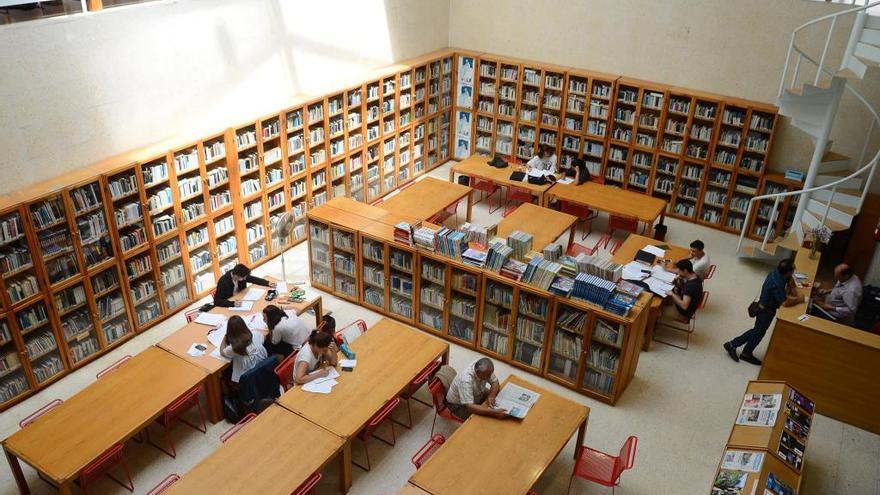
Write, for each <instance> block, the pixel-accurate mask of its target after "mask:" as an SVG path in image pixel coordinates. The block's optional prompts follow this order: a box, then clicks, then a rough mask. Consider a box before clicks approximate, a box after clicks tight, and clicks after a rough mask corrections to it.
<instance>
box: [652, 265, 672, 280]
mask: <svg viewBox="0 0 880 495" xmlns="http://www.w3.org/2000/svg"><path fill="white" fill-rule="evenodd" d="M651 276H652V277H654V278H656V279H658V280H662V281H664V282H666V283H667V284H671V283H672V281H673V280H675V274H674V273H672V272H670V271H668V270H666V269H665V268H663V267H662V266H661V265H654V267H653V268H651Z"/></svg>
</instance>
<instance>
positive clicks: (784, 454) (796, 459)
mask: <svg viewBox="0 0 880 495" xmlns="http://www.w3.org/2000/svg"><path fill="white" fill-rule="evenodd" d="M776 454H777V455H778V456H779V457H780V458H781V459H782V460H783V461H785V462H786V463H788V465H789V466H791V467H793V468H795V470H797V471H800V470H801V464H802V463H803V458H802V457H801V456H799V455H797V454H796V453H794V452H792V451H791V450H790V449H789V448H787V447H786V446H785V445H782V444H779V448H778V449H777V450H776Z"/></svg>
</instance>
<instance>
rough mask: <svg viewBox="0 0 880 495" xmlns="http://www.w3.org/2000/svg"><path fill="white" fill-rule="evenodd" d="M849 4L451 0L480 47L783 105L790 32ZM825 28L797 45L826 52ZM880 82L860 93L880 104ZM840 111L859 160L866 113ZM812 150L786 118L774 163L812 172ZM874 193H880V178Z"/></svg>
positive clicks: (462, 41)
mask: <svg viewBox="0 0 880 495" xmlns="http://www.w3.org/2000/svg"><path fill="white" fill-rule="evenodd" d="M845 8H846V7H845V6H840V5H833V4H825V3H819V2H805V1H803V0H736V1H731V0H700V1H694V0H663V1H662V2H657V1H651V0H589V1H571V0H450V34H449V40H450V45H452V46H458V47H462V48H467V49H471V50H475V51H485V52H490V53H496V54H500V55H508V56H515V57H520V58H527V59H535V60H540V61H544V62H549V63H553V64H559V65H565V66H574V67H580V68H584V69H590V70H596V71H601V72H610V73H614V74H622V75H625V76H629V77H635V78H639V79H646V80H650V81H656V82H661V83H667V84H672V85H676V86H683V87H686V88H694V89H698V90H704V91H710V92H714V93H720V94H723V95H730V96H736V97H742V98H748V99H753V100H759V101H764V102H769V103H774V102H775V99H776V94H777V90H778V88H779V80H780V75H781V73H782V67H783V64H784V61H785V56H786V52H787V50H788V43H789V38H790V34H791V32H792V31H793V30H794V29H795V28H796V27H797V26H799V25H800V24H802V23H804V22H806V21H808V20H811V19H814V18H817V17H821V16H823V15H825V14H829V13H832V12H836V11H839V10H841V9H845ZM851 25H852V21H851V20H849V21H847V22H843V23H839V24H838V27H837V29H836V35H835V36H834V37H833V42H832V48H831V49H830V50H829V57H828V61H829V62H830V63H831V64H838V65H839V63H840V57H839V56H838V54H839V53H841V52H842V50H843V47H845V45H846V40H847V38H848V36H849V30H850V27H851ZM820 27H821V26H820ZM826 32H827V28H825V29H809V30H807V31H805V32H803V33H802V34H801V35H799V39H798V43H799V44H800V45H801V46H803V47H804V48H807V49H809V50H810V51H808V53H821V47H822V44H823V42H824V36H825V33H826ZM832 66H834V65H832ZM801 67H802V69H801V74H802V75H803V76H804V79H805V78H806V77H810V78H811V79H812V76H813V75H815V70H807V64H806V63H804V64H803V65H802V66H801ZM878 82H880V70H878V69H871V71H870V73H869V78H868V79H867V80H866V81H864V82H861V83H857V87H859V88H862V89H863V90H864V91H865V93H866V95H867V96H868V97H869V100H870V101H872V102H873V103H874V105H875V107H877V108H880V84H878ZM840 115H841V118H840V119H839V121H838V122H837V124H836V127H835V132H834V135H833V136H832V137H833V139H834V142H835V146H834V149H835V151H839V152H841V153H844V154H848V155H849V156H855V157H857V156H858V153H859V152H860V151H861V143H862V142H863V137H864V129H865V126H866V120H865V117H864V114H863V113H862V112H861V111H860V110H859V107H858V105H857V104H856V103H855V101H854V100H853V99H852V98H849V97H848V98H847V99H846V100H845V101H844V102H843V104H842V112H841V114H840ZM854 115H855V117H854ZM877 135H878V133H875V136H877ZM874 146H875V148H874V149H876V146H880V140H876V141H875V145H874ZM811 152H812V143H811V142H810V141H809V139H808V138H807V137H806V135H804V134H803V133H802V132H801V131H799V130H797V129H793V128H791V127H790V126H789V125H788V123H787V122H785V121H783V123H782V125H781V127H780V128H779V132H778V134H777V139H776V144H775V145H774V154H773V156H772V157H771V161H770V166H771V168H775V169H778V170H784V169H786V168H790V167H791V168H800V169H804V170H805V169H806V168H807V167H808V165H809V157H810V153H811ZM875 187H876V188H877V189H878V190H880V180H875Z"/></svg>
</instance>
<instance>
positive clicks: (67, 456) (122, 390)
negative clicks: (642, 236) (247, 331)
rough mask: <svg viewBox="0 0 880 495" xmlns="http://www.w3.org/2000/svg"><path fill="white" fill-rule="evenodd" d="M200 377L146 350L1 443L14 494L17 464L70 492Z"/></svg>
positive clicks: (22, 484)
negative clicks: (101, 458) (90, 467)
mask: <svg viewBox="0 0 880 495" xmlns="http://www.w3.org/2000/svg"><path fill="white" fill-rule="evenodd" d="M205 377H206V373H205V371H204V370H202V369H201V368H199V367H197V366H193V365H192V364H190V363H187V362H186V361H184V360H182V359H180V358H178V357H176V356H174V355H172V354H171V353H168V352H166V351H164V350H162V349H159V348H158V347H148V348H147V349H145V350H144V351H143V352H141V353H140V354H138V355H136V356H134V357H133V358H131V360H129V361H128V362H126V363H124V364H122V365H121V366H119V368H118V369H116V370H114V371H112V372H111V373H108V374H107V375H106V376H104V377H102V378H100V379H98V380H96V381H95V382H94V383H93V384H91V385H89V386H88V387H86V388H84V389H83V390H81V391H80V392H78V393H77V394H76V395H74V396H73V397H71V398H70V399H68V400H66V401H65V402H64V403H62V404H61V405H59V406H58V407H56V408H55V409H52V410H51V411H49V412H47V413H46V414H45V415H43V416H42V417H40V418H39V419H37V420H36V421H35V422H34V423H33V424H31V425H30V426H27V427H25V428H24V429H22V430H19V431H18V432H16V433H15V434H13V435H12V436H11V437H9V438H7V439H6V440H5V441H4V442H3V449H4V450H5V452H6V459H7V461H9V467H10V468H11V469H12V474H13V476H14V477H15V481H16V483H17V484H18V489H19V492H21V493H23V494H27V493H29V492H30V491H29V489H28V485H27V480H26V479H25V477H24V475H23V474H22V471H21V464H20V463H19V460H22V461H24V462H25V463H27V464H29V465H30V466H32V467H33V468H34V469H36V470H37V471H39V472H41V473H43V474H44V475H46V476H47V477H48V478H49V479H51V480H52V481H54V482H55V483H57V484H58V486H59V489H60V492H61V493H62V494H70V493H72V492H73V487H72V485H73V480H74V479H76V478H77V476H78V475H79V472H80V471H82V469H83V468H84V467H86V465H88V464H89V463H90V462H92V461H94V460H95V459H97V458H98V457H99V456H100V455H101V454H103V453H104V452H106V451H107V450H108V449H109V448H111V447H113V446H114V445H116V444H117V443H119V442H124V441H125V440H127V439H129V438H131V437H132V436H134V435H135V434H136V433H137V432H139V431H141V430H142V429H144V428H145V427H146V426H147V425H148V424H150V423H151V422H152V421H153V420H154V419H155V418H156V417H158V416H159V415H161V414H162V412H163V411H164V410H165V408H166V407H168V405H169V404H171V403H172V402H174V400H175V399H177V398H178V397H180V396H181V395H183V394H184V393H185V392H186V391H187V390H189V389H191V388H193V387H195V386H196V385H198V384H199V383H200V382H201V381H203V380H204V379H205Z"/></svg>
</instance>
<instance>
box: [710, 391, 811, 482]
mask: <svg viewBox="0 0 880 495" xmlns="http://www.w3.org/2000/svg"><path fill="white" fill-rule="evenodd" d="M768 396H776V398H777V399H778V400H779V401H780V402H779V409H778V411H777V414H776V415H775V416H771V417H770V418H769V419H767V420H766V421H764V422H763V424H762V425H761V426H755V425H747V424H739V421H735V422H734V425H733V428H732V429H731V432H730V436H729V437H728V440H727V446H726V448H725V453H724V455H723V456H722V459H721V462H720V463H719V465H718V470H717V471H716V476H715V477H714V478H713V482H717V480H719V479H721V478H723V479H725V480H726V481H728V483H731V482H732V480H736V479H745V481H740V484H744V487H745V490H744V491H743V493H748V492H749V490H751V491H755V489H754V488H752V487H754V486H757V489H758V493H763V490H764V488H765V487H767V488H770V485H772V484H774V483H776V482H781V483H783V484H785V485H787V486H788V487H790V488H791V489H793V490H794V492H792V493H800V490H801V481H802V472H803V468H804V462H805V461H804V458H805V455H806V449H807V448H808V447H809V436H810V429H811V427H812V420H813V412H814V409H815V403H813V402H812V401H811V400H810V399H809V398H807V397H805V396H803V395H802V394H801V393H800V392H798V391H797V390H795V389H794V388H792V387H790V386H789V385H787V384H786V383H785V382H779V381H760V380H753V381H750V382H749V384H748V385H747V386H746V392H745V395H744V398H743V402H741V403H740V404H741V406H743V407H745V405H746V404H745V402H746V399H748V400H749V401H750V402H749V405H750V406H751V407H760V406H758V405H757V404H759V403H760V402H762V401H763V398H762V397H768ZM741 414H742V412H741V409H737V420H738V419H739V416H740V415H741ZM801 425H804V426H801ZM795 444H797V446H796V449H791V447H792V446H794V445H795ZM794 450H798V452H797V453H795V452H794ZM736 452H745V453H747V455H751V456H763V462H761V463H760V464H758V463H756V462H754V457H753V459H752V462H750V463H749V464H748V466H749V467H743V466H738V467H739V469H737V468H733V467H731V466H729V465H728V466H727V467H724V466H725V463H726V462H727V461H728V459H726V458H727V457H728V455H729V454H730V455H731V457H732V455H733V454H732V453H736ZM722 470H723V471H725V472H724V474H723V475H721V472H722ZM719 477H721V478H719ZM771 480H772V481H771ZM773 493H782V491H777V490H775V489H774V490H773Z"/></svg>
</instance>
